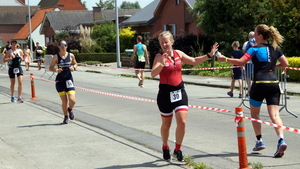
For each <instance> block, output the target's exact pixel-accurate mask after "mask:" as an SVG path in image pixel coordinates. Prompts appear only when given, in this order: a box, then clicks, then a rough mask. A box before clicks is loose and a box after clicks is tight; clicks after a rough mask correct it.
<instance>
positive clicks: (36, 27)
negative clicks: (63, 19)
mask: <svg viewBox="0 0 300 169" xmlns="http://www.w3.org/2000/svg"><path fill="white" fill-rule="evenodd" d="M20 1H22V2H24V1H25V0H20ZM24 4H25V2H24ZM38 7H39V8H38V10H36V11H35V12H34V13H33V14H32V16H31V36H32V39H33V40H34V41H35V42H39V43H40V45H42V46H45V38H44V35H41V34H40V28H41V23H42V21H43V19H44V16H45V13H46V11H61V10H86V8H85V7H84V6H83V5H82V4H81V2H80V1H79V0H41V1H40V3H39V4H38ZM26 8H28V7H26ZM13 11H15V10H12V12H11V13H13ZM27 13H28V12H27ZM27 16H28V15H27ZM24 17H26V15H24ZM29 29H30V26H29V22H28V19H27V20H26V22H25V23H23V25H22V27H21V28H20V29H19V30H17V31H15V32H14V33H12V35H13V36H12V37H11V39H16V40H17V41H18V42H19V43H20V44H21V45H23V46H24V44H26V43H27V39H28V37H29V36H30V33H29V32H30V31H29Z"/></svg>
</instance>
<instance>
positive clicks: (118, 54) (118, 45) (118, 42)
mask: <svg viewBox="0 0 300 169" xmlns="http://www.w3.org/2000/svg"><path fill="white" fill-rule="evenodd" d="M115 11H116V52H117V67H118V68H120V67H121V64H120V39H119V13H118V6H117V0H115Z"/></svg>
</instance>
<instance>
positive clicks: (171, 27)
mask: <svg viewBox="0 0 300 169" xmlns="http://www.w3.org/2000/svg"><path fill="white" fill-rule="evenodd" d="M164 31H170V32H171V33H172V34H173V35H174V36H176V24H167V25H164Z"/></svg>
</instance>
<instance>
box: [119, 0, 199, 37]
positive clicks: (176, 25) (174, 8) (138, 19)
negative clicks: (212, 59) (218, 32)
mask: <svg viewBox="0 0 300 169" xmlns="http://www.w3.org/2000/svg"><path fill="white" fill-rule="evenodd" d="M195 2H196V0H167V1H166V0H154V1H153V2H152V3H150V4H149V5H147V6H146V7H145V8H143V9H142V10H141V11H139V12H137V13H136V14H135V15H133V16H132V17H130V18H128V19H127V20H125V21H123V22H122V23H121V24H120V25H121V26H124V27H128V26H130V27H132V28H133V29H134V30H136V31H137V33H138V34H141V35H144V39H146V40H147V39H149V37H153V36H158V35H159V33H161V32H162V31H164V30H169V31H171V32H172V33H173V34H174V35H182V34H191V33H193V34H203V32H202V31H201V29H200V28H198V27H197V24H196V22H195V21H196V18H195V17H194V16H193V15H192V14H191V13H190V12H189V11H188V8H193V6H194V4H195Z"/></svg>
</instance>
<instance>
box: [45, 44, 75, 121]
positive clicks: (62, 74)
mask: <svg viewBox="0 0 300 169" xmlns="http://www.w3.org/2000/svg"><path fill="white" fill-rule="evenodd" d="M58 44H59V49H60V52H59V53H58V54H56V55H54V56H53V58H52V62H51V64H50V67H49V70H50V71H52V72H57V73H58V74H57V76H56V79H55V81H56V85H55V86H56V90H57V92H58V94H59V96H60V99H61V101H62V110H63V113H64V120H63V123H64V124H67V123H68V121H69V117H70V119H71V120H74V118H75V116H74V113H73V110H72V109H73V107H74V105H75V102H76V100H75V88H74V82H73V77H72V73H71V72H73V71H74V70H75V69H76V67H77V62H76V59H75V56H74V55H73V54H72V53H69V52H67V47H68V46H67V43H66V41H64V40H61V41H59V43H58ZM56 64H57V66H58V69H55V68H54V66H55V65H56ZM68 113H69V116H68Z"/></svg>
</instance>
